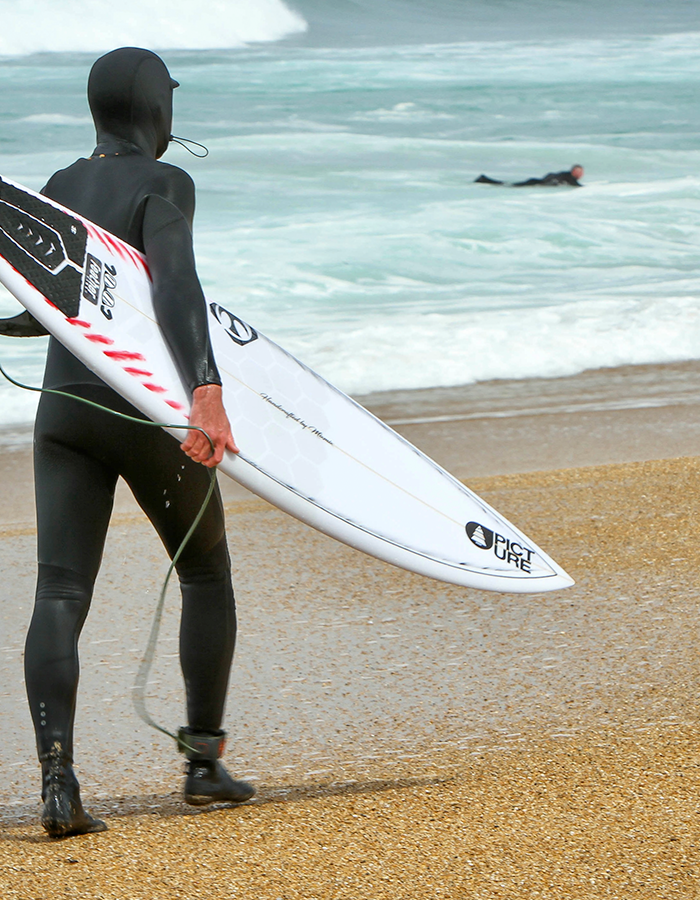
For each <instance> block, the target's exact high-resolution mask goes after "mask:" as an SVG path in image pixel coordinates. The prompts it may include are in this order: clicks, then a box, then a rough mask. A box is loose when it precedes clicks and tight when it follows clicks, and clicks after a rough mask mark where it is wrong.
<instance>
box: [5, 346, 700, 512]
mask: <svg viewBox="0 0 700 900" xmlns="http://www.w3.org/2000/svg"><path fill="white" fill-rule="evenodd" d="M355 399H356V400H357V401H358V402H359V403H361V404H362V405H363V406H366V408H367V409H369V411H370V412H372V413H373V414H374V415H376V416H377V417H378V418H380V419H381V420H382V421H384V422H386V424H388V425H389V426H390V427H392V428H394V430H396V431H398V432H399V433H400V434H402V435H404V436H405V437H406V438H407V439H408V440H409V441H411V443H413V444H415V445H416V446H417V447H418V448H419V449H421V450H422V451H423V452H424V453H426V454H427V455H428V456H430V457H431V458H432V459H434V460H435V461H436V462H437V463H439V464H440V465H441V466H443V468H445V469H447V471H449V472H451V473H452V474H453V475H454V476H455V477H456V478H459V479H460V480H462V481H465V482H468V483H469V484H470V485H471V483H472V481H473V480H474V479H475V478H482V477H487V476H491V475H499V474H502V475H505V474H512V473H516V472H533V471H549V470H553V469H563V468H575V467H580V466H593V465H606V464H613V463H621V462H638V461H641V460H646V459H665V458H669V459H670V458H675V457H680V456H693V455H695V454H700V360H689V361H684V362H679V363H663V364H650V365H646V364H645V365H639V366H620V367H613V368H605V369H589V370H586V371H584V372H581V373H579V374H577V375H569V376H564V377H560V378H531V379H513V380H497V381H485V382H478V383H476V384H468V385H461V386H455V387H433V388H417V389H410V390H393V391H381V392H374V393H371V394H364V395H358V396H356V397H355ZM234 432H235V426H234ZM31 441H32V426H31V425H27V426H22V427H20V426H11V427H8V428H5V429H3V428H0V449H2V450H4V453H3V454H2V455H0V484H2V485H4V497H3V499H4V503H3V504H2V506H1V507H0V526H2V525H3V524H10V523H13V524H19V523H29V522H33V521H34V499H33V478H32V471H31ZM220 483H221V488H222V493H223V496H224V500H225V502H234V501H238V500H245V499H253V498H254V495H253V494H251V493H250V492H249V491H247V490H246V489H245V488H243V487H241V486H240V485H238V484H236V483H235V482H233V481H231V480H230V479H228V478H222V479H220ZM137 512H138V508H137V507H136V505H135V504H134V502H133V500H132V499H131V495H130V493H129V491H128V490H127V489H126V488H125V486H124V485H123V484H122V483H121V482H120V484H119V486H118V488H117V497H116V502H115V514H125V513H137Z"/></svg>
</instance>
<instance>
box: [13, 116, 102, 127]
mask: <svg viewBox="0 0 700 900" xmlns="http://www.w3.org/2000/svg"><path fill="white" fill-rule="evenodd" d="M20 121H21V122H27V123H28V124H30V125H69V126H73V125H92V119H91V118H90V116H64V115H61V114H60V113H36V114H35V115H32V116H24V117H23V118H22V119H20Z"/></svg>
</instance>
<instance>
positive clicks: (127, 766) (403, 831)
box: [0, 364, 700, 900]
mask: <svg viewBox="0 0 700 900" xmlns="http://www.w3.org/2000/svg"><path fill="white" fill-rule="evenodd" d="M698 376H700V365H697V364H685V365H682V366H671V367H638V368H630V369H624V370H610V371H607V372H599V373H586V374H585V375H584V376H578V377H577V378H576V379H558V380H551V381H547V382H541V381H535V382H522V383H507V382H506V383H500V384H498V383H495V384H491V385H480V386H475V387H473V388H468V389H454V390H451V391H445V392H418V393H415V394H413V395H412V396H413V398H412V396H411V394H409V393H408V392H406V393H402V394H395V395H391V396H377V395H375V396H374V397H371V398H369V402H370V403H371V404H372V406H373V408H374V409H376V410H377V411H378V412H380V413H382V415H383V416H384V417H385V418H387V419H389V420H392V421H394V422H396V423H397V427H398V428H399V429H401V430H402V431H404V433H406V434H407V435H408V436H409V438H410V439H412V440H414V441H415V442H416V443H418V444H419V445H420V446H422V447H423V448H424V449H426V450H427V451H428V452H429V453H430V454H431V455H433V456H434V457H435V458H437V459H438V460H439V461H440V462H443V463H445V464H446V465H447V466H448V467H449V468H451V469H452V471H454V472H455V474H457V475H458V476H459V477H462V478H468V480H469V484H470V486H472V487H473V488H475V489H476V490H477V491H478V492H479V493H480V494H481V495H482V496H484V497H485V499H487V500H489V501H490V502H492V503H493V504H494V505H495V506H496V507H497V508H498V509H499V510H500V511H502V512H503V513H504V514H505V515H507V516H508V517H510V518H512V519H513V520H514V521H515V522H517V523H518V524H519V525H520V526H521V527H522V528H523V529H524V530H525V531H526V532H527V533H528V534H530V535H531V536H532V537H533V539H535V540H536V541H537V542H538V543H540V544H541V545H542V546H543V547H545V548H546V549H547V550H548V551H549V552H550V553H551V554H552V555H553V556H554V557H555V558H556V559H557V560H558V561H559V562H560V563H561V564H562V565H563V566H564V567H565V568H566V569H567V570H568V571H569V572H570V573H571V574H572V575H573V576H574V578H575V579H576V582H577V583H576V586H575V587H573V588H571V589H569V590H567V591H563V592H561V593H558V594H546V595H539V596H523V595H520V596H509V595H498V594H489V593H485V592H476V591H465V590H462V589H459V588H456V587H451V586H447V585H442V584H439V583H437V582H433V581H429V580H427V579H422V578H419V577H418V576H413V575H410V574H408V573H405V572H401V571H399V570H396V569H393V568H390V567H388V566H386V565H384V564H381V563H379V562H376V561H374V560H371V559H369V558H367V557H364V556H362V555H360V554H357V553H355V552H353V551H351V550H349V549H347V548H345V547H342V546H341V545H338V544H336V543H335V542H333V541H330V540H329V539H327V538H325V537H324V536H322V535H317V534H316V533H314V532H311V531H309V530H308V529H307V528H305V526H303V525H301V524H299V523H296V522H294V521H293V520H291V519H289V518H288V517H286V516H284V515H282V514H281V513H279V512H278V511H277V510H274V509H273V508H271V507H269V506H268V505H266V504H264V503H263V502H261V501H259V500H256V499H252V498H250V497H249V496H245V495H244V494H243V492H241V491H240V490H238V489H235V488H228V487H227V510H228V516H229V533H230V536H231V544H232V548H233V551H234V559H235V564H234V568H235V572H236V584H237V598H238V604H239V613H240V638H239V647H238V650H237V659H236V663H235V674H234V678H233V681H232V686H231V702H230V711H229V716H228V728H229V730H230V733H231V742H230V747H229V750H228V752H227V757H226V759H227V763H228V764H229V766H230V768H231V769H233V770H234V771H235V772H236V774H238V775H240V776H246V777H251V778H253V779H254V780H255V781H256V784H257V786H258V789H259V794H258V799H257V800H256V801H254V802H253V803H250V804H247V805H245V806H242V807H239V808H237V809H223V808H222V809H217V810H213V811H212V810H209V811H200V810H192V809H190V808H188V807H186V806H185V805H184V804H183V803H182V802H181V801H180V799H179V797H178V795H177V792H176V791H177V788H178V787H179V774H178V772H179V768H180V763H179V761H178V759H177V758H176V754H175V753H174V752H173V749H172V747H171V746H169V745H168V744H167V743H166V742H165V741H164V740H163V739H161V737H160V736H158V735H156V734H155V733H153V732H150V731H149V730H147V729H146V728H145V727H143V726H142V725H141V724H140V722H139V720H138V719H137V718H136V716H135V714H134V713H133V711H132V709H131V706H130V701H129V697H128V691H129V686H130V683H131V680H132V679H133V673H134V670H135V667H136V665H137V664H138V661H139V658H140V654H141V653H142V648H143V643H144V635H145V629H146V628H147V625H148V622H149V618H150V612H151V608H152V607H151V604H152V598H153V597H154V594H155V592H156V590H157V587H158V582H159V579H160V577H161V574H162V571H163V568H164V561H163V554H162V551H161V550H160V548H159V547H158V544H157V542H156V541H155V540H154V539H153V537H152V535H151V534H150V529H149V527H148V526H147V525H146V524H144V523H143V521H142V518H141V517H140V515H139V514H138V513H137V512H136V511H135V510H134V508H133V506H132V505H130V501H129V500H128V498H126V497H125V496H124V495H122V496H121V498H120V503H119V506H118V510H117V513H116V514H115V519H114V524H113V528H112V532H111V536H110V543H109V546H108V549H107V554H106V560H105V565H104V568H103V572H102V575H101V578H100V582H99V587H98V591H97V593H96V598H95V601H94V605H93V610H92V612H91V615H90V618H89V620H88V624H87V626H86V629H85V632H84V635H83V639H82V642H81V648H82V663H83V683H82V686H81V687H82V690H81V701H80V707H79V712H78V722H77V730H78V741H77V750H78V760H79V770H80V777H81V784H82V786H83V794H84V797H85V799H86V801H87V804H88V805H89V807H90V808H91V809H92V810H93V811H95V812H97V813H100V814H102V815H104V816H105V817H106V818H107V819H108V822H109V826H110V831H109V832H107V833H106V834H103V835H95V836H85V837H79V838H71V839H67V840H64V841H54V842H52V841H49V840H48V839H47V838H46V837H45V836H44V834H43V832H42V831H41V829H40V827H39V826H38V824H37V818H38V813H39V809H40V807H39V804H38V803H37V799H36V785H37V774H38V772H37V768H36V764H35V763H34V761H33V758H32V746H31V744H32V739H31V732H30V725H29V719H28V715H27V713H26V710H25V700H24V696H23V688H22V679H21V652H22V641H23V634H24V630H25V628H26V621H27V619H28V616H29V614H30V608H31V600H30V598H31V589H32V582H33V540H34V535H33V524H32V520H31V508H30V506H29V505H28V504H26V496H25V495H26V479H27V477H28V471H27V468H26V459H25V456H26V454H25V453H24V452H23V451H22V450H21V449H20V450H17V451H16V452H15V453H14V454H8V456H7V457H5V458H6V459H8V458H9V456H11V455H14V458H15V462H14V464H13V465H12V467H11V469H10V474H11V475H12V482H11V486H12V487H11V490H12V491H13V492H14V494H10V492H9V489H8V495H7V496H8V497H10V496H14V498H15V499H14V500H13V501H12V502H7V503H6V504H5V507H4V510H3V511H2V518H1V519H0V534H1V535H2V541H0V569H1V570H2V571H3V573H4V579H3V584H2V586H1V587H0V590H1V591H2V597H1V598H0V602H1V603H2V606H1V610H2V612H1V613H0V615H1V616H2V622H3V637H2V642H1V643H2V645H3V653H2V657H1V658H0V677H1V678H2V682H1V683H0V710H1V711H2V713H3V731H4V734H5V741H6V745H8V747H9V749H8V751H7V754H6V756H5V763H6V767H7V768H6V773H9V774H7V777H6V779H5V780H4V784H3V786H2V787H0V826H1V827H2V834H1V838H2V840H0V886H1V887H2V893H3V897H8V898H15V897H16V898H22V900H25V898H31V900H40V898H41V900H53V898H57V897H60V898H63V897H66V898H67V897H90V898H93V897H94V898H119V900H123V898H131V897H134V898H136V897H149V898H151V897H152V898H183V900H185V898H191V897H197V898H199V897H202V898H216V900H218V898H231V897H246V898H256V900H257V898H260V900H268V898H271V900H274V898H284V900H291V898H304V900H312V898H353V900H357V898H363V900H364V898H367V900H373V898H404V897H405V898H433V897H435V898H438V897H446V898H499V900H500V898H503V900H506V898H508V900H511V898H512V900H520V898H528V900H530V898H551V900H561V898H577V900H579V898H637V897H639V898H695V897H698V896H700V824H698V812H699V811H700V802H699V799H698V798H700V742H699V741H698V734H697V719H698V712H699V708H700V706H699V703H698V699H697V698H698V682H699V681H700V679H699V678H698V672H699V671H700V670H699V662H700V660H699V658H698V657H699V655H698V652H697V649H696V645H697V640H696V635H697V633H698V626H699V625H700V606H699V604H698V599H699V597H698V595H699V594H700V585H698V581H697V577H696V572H697V571H698V565H699V564H700V559H699V558H698V556H699V553H698V546H697V545H698V535H699V534H700V528H699V527H698V526H699V525H700V522H699V521H698V520H699V519H700V461H698V460H696V459H695V458H693V457H694V455H695V454H697V453H698V451H699V450H700V390H698V391H696V389H695V384H696V383H698V384H700V382H698V380H697V379H698ZM622 397H624V398H626V407H625V408H620V405H621V398H622ZM426 419H431V421H429V422H426V421H425V420H426ZM416 420H420V421H416ZM645 448H646V452H645ZM664 449H666V451H667V452H664ZM652 457H659V458H657V459H654V458H652ZM663 457H666V458H663ZM538 469H540V470H548V471H537V470H538ZM470 472H471V473H472V475H470ZM474 473H476V475H477V476H478V477H472V476H473V474H474ZM505 473H507V474H505ZM7 477H8V476H7V475H5V476H4V478H5V479H7ZM3 483H7V482H6V481H4V482H3ZM171 607H172V609H171V610H170V611H169V613H168V616H167V617H166V622H165V626H164V634H163V639H162V641H161V644H160V656H159V661H158V667H157V670H156V672H155V673H154V683H153V684H152V685H151V689H150V690H151V699H150V705H151V709H152V710H153V712H154V714H155V715H156V717H157V718H158V719H159V720H160V721H163V722H164V723H165V724H167V725H169V726H173V727H176V726H177V725H178V724H180V716H181V705H182V696H181V694H182V692H181V686H180V681H179V675H178V669H177V658H176V653H175V649H176V646H175V636H176V627H177V615H176V609H175V607H176V599H175V598H174V597H173V598H172V601H171Z"/></svg>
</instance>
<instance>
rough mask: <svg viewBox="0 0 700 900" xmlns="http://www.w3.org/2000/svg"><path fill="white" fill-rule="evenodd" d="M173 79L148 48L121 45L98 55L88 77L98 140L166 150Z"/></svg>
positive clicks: (156, 153) (157, 152)
mask: <svg viewBox="0 0 700 900" xmlns="http://www.w3.org/2000/svg"><path fill="white" fill-rule="evenodd" d="M177 86H178V83H177V81H174V80H173V79H172V78H171V77H170V73H169V72H168V69H167V67H166V65H165V63H164V62H163V60H162V59H161V58H160V57H159V56H156V54H155V53H152V52H151V51H150V50H141V49H139V48H138V47H121V48H120V49H118V50H112V52H111V53H107V54H106V55H105V56H101V57H100V58H99V59H98V60H97V61H96V62H95V64H94V65H93V67H92V69H91V71H90V77H89V79H88V102H89V104H90V111H91V112H92V117H93V119H94V120H95V129H96V131H97V143H98V146H99V145H100V144H105V143H106V144H109V143H110V142H113V141H114V140H117V141H126V142H127V143H129V144H134V145H136V147H138V148H139V149H140V150H142V151H143V152H144V153H146V154H147V155H148V156H151V157H153V158H154V159H159V158H160V157H161V156H162V155H163V154H164V153H165V151H166V150H167V148H168V143H169V142H170V132H171V129H172V119H173V89H174V88H176V87H177Z"/></svg>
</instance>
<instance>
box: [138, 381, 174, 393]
mask: <svg viewBox="0 0 700 900" xmlns="http://www.w3.org/2000/svg"><path fill="white" fill-rule="evenodd" d="M144 387H145V388H148V390H149V391H153V393H154V394H167V393H168V389H167V388H164V387H162V386H161V385H160V384H151V383H150V382H146V383H144Z"/></svg>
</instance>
